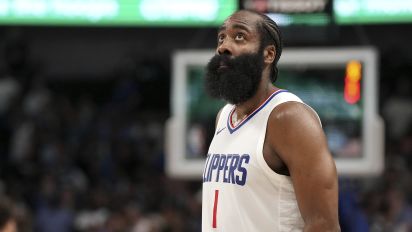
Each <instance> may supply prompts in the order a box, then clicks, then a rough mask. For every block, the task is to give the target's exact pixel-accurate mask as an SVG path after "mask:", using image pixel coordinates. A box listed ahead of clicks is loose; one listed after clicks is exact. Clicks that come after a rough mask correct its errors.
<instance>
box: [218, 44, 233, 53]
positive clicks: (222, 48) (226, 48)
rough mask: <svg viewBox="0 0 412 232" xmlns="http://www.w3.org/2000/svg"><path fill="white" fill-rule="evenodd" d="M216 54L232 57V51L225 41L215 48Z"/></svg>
mask: <svg viewBox="0 0 412 232" xmlns="http://www.w3.org/2000/svg"><path fill="white" fill-rule="evenodd" d="M217 53H218V54H219V55H223V54H225V55H230V56H231V55H232V49H231V47H230V46H229V44H228V42H227V41H223V42H222V43H221V44H220V45H219V46H218V47H217Z"/></svg>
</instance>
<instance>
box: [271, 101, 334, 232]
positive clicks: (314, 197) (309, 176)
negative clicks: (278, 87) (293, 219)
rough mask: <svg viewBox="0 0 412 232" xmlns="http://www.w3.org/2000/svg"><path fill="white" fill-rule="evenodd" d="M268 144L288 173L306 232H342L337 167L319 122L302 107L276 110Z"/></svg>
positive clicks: (292, 104) (295, 105)
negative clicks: (339, 217)
mask: <svg viewBox="0 0 412 232" xmlns="http://www.w3.org/2000/svg"><path fill="white" fill-rule="evenodd" d="M267 135H268V138H267V139H268V141H269V143H270V146H271V148H272V149H273V150H274V151H275V152H276V153H277V154H278V155H279V157H280V158H281V159H282V161H283V162H284V163H285V164H286V166H287V167H288V169H289V173H290V176H291V179H292V182H293V186H294V189H295V194H296V199H297V202H298V206H299V210H300V212H301V215H302V217H303V220H304V221H305V227H304V231H305V232H310V231H316V232H318V231H322V232H325V231H340V227H339V219H338V180H337V173H336V167H335V163H334V161H333V158H332V156H331V154H330V152H329V150H328V146H327V142H326V138H325V135H324V133H323V130H322V128H321V125H320V123H319V120H318V118H317V117H316V115H315V114H314V112H312V110H311V109H309V108H308V107H307V106H305V105H304V104H302V103H298V102H288V103H284V104H281V105H279V106H278V107H276V108H275V109H274V110H273V112H272V114H271V116H270V118H269V124H268V131H267Z"/></svg>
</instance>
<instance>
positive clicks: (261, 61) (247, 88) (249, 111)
mask: <svg viewBox="0 0 412 232" xmlns="http://www.w3.org/2000/svg"><path fill="white" fill-rule="evenodd" d="M217 43H218V45H217V50H216V55H215V56H214V57H213V58H212V59H211V60H210V62H209V63H208V65H207V70H206V71H207V73H206V80H205V88H206V91H207V92H208V93H209V94H210V95H211V96H212V97H216V98H220V99H224V100H226V101H227V102H228V103H230V104H228V105H226V106H225V107H223V108H222V109H221V110H220V112H219V114H218V116H217V121H216V132H215V135H214V138H213V141H212V142H211V145H210V148H209V152H208V157H207V159H206V164H205V169H204V174H203V209H202V231H203V232H209V231H224V232H241V231H245V232H266V231H268V232H269V231H270V232H277V231H307V232H309V231H316V232H319V231H340V227H339V223H338V213H337V212H338V182H337V173H336V167H335V164H334V161H333V159H332V156H331V155H330V153H329V151H328V147H327V143H326V139H325V136H324V133H323V131H322V128H321V124H320V120H319V118H318V116H317V114H316V113H315V112H314V111H313V110H312V109H311V108H310V107H309V106H307V105H305V104H303V103H302V101H301V100H300V99H299V98H298V97H296V96H295V95H293V94H292V93H289V92H288V91H286V90H281V89H279V88H277V87H276V86H274V85H273V83H274V81H275V80H276V77H277V68H276V65H277V62H278V60H279V58H280V55H281V51H282V46H281V35H280V32H279V29H278V27H277V25H276V23H275V22H273V20H271V19H270V18H268V17H267V16H265V15H263V14H260V13H256V12H252V11H246V10H242V11H238V12H236V13H234V14H233V15H232V16H230V17H229V18H228V19H227V20H226V21H225V22H224V24H223V25H222V27H221V28H220V29H219V32H218V38H217Z"/></svg>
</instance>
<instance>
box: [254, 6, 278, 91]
mask: <svg viewBox="0 0 412 232" xmlns="http://www.w3.org/2000/svg"><path fill="white" fill-rule="evenodd" d="M246 11H250V10H246ZM250 12H253V13H255V14H257V15H259V16H260V17H261V18H262V21H260V22H259V24H258V31H259V33H260V37H261V38H260V43H261V44H260V49H263V48H265V47H266V46H268V45H274V46H275V49H276V55H275V60H274V61H273V64H272V67H271V70H270V80H271V81H272V83H275V81H276V80H277V78H278V68H277V64H278V61H279V58H280V55H281V54H282V48H283V44H282V35H281V33H280V29H279V27H278V25H277V24H276V22H275V21H273V20H272V19H271V18H269V16H267V15H265V14H262V13H259V12H255V11H250Z"/></svg>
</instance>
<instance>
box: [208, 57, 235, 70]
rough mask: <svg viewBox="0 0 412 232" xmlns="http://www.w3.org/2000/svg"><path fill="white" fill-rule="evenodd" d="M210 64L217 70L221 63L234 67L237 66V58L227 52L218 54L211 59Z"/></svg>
mask: <svg viewBox="0 0 412 232" xmlns="http://www.w3.org/2000/svg"><path fill="white" fill-rule="evenodd" d="M209 65H210V67H211V68H212V69H214V70H217V69H218V68H219V67H220V66H221V65H224V66H227V67H229V68H233V67H234V66H235V60H234V58H232V57H231V56H230V55H227V54H222V55H219V54H216V55H214V56H213V57H212V58H211V59H210V61H209Z"/></svg>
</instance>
